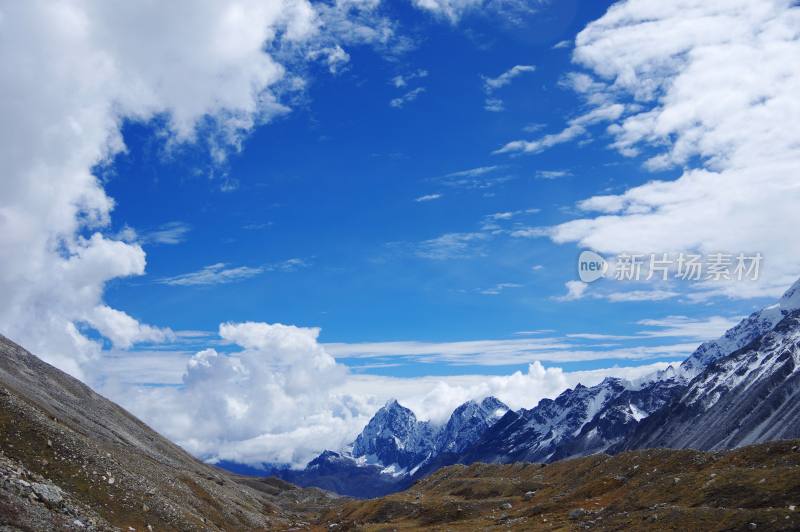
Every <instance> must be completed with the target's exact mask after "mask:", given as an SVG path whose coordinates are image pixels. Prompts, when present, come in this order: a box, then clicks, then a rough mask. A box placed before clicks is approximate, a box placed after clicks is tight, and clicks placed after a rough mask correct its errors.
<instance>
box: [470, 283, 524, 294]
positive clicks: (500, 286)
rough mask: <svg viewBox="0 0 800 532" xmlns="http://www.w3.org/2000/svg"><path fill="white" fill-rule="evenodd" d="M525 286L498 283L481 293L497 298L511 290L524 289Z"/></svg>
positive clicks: (480, 291)
mask: <svg viewBox="0 0 800 532" xmlns="http://www.w3.org/2000/svg"><path fill="white" fill-rule="evenodd" d="M522 286H523V285H521V284H519V283H497V284H496V285H494V286H493V287H491V288H484V289H483V290H479V293H481V294H483V295H486V296H497V295H500V293H501V292H503V291H505V290H508V289H509V288H522Z"/></svg>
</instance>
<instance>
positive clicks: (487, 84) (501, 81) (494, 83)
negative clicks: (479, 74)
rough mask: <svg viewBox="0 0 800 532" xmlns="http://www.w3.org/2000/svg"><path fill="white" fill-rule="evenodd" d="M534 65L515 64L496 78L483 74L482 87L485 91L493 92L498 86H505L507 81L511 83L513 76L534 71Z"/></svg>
mask: <svg viewBox="0 0 800 532" xmlns="http://www.w3.org/2000/svg"><path fill="white" fill-rule="evenodd" d="M535 71H536V67H535V66H533V65H516V66H514V67H512V68H510V69H508V70H506V71H505V72H503V73H502V74H500V75H499V76H497V77H496V78H489V77H486V76H484V77H483V88H484V90H485V91H486V92H493V91H496V90H497V89H499V88H502V87H505V86H506V85H508V84H509V83H511V82H512V81H513V80H514V78H516V77H518V76H520V75H521V74H524V73H526V72H535Z"/></svg>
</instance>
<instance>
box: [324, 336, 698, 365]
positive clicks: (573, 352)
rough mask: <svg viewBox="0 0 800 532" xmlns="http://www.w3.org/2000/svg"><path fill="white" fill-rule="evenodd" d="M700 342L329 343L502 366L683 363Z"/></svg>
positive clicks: (376, 354)
mask: <svg viewBox="0 0 800 532" xmlns="http://www.w3.org/2000/svg"><path fill="white" fill-rule="evenodd" d="M696 347H697V344H696V343H692V342H688V343H677V344H667V345H657V346H628V347H625V348H614V349H608V348H606V347H603V346H592V345H578V344H576V343H573V342H572V341H570V339H569V338H549V337H545V338H518V339H510V340H474V341H462V342H417V341H402V342H374V343H332V344H325V348H326V350H327V351H328V352H329V353H330V354H331V355H333V356H334V357H336V358H387V357H399V358H402V359H405V361H406V362H411V361H413V362H419V363H427V364H450V365H479V366H502V365H512V364H527V363H530V362H532V361H534V360H540V361H543V362H545V361H546V362H581V361H589V360H613V359H620V360H646V359H674V360H682V359H684V358H686V357H687V356H688V355H689V354H691V353H692V351H694V349H695V348H696Z"/></svg>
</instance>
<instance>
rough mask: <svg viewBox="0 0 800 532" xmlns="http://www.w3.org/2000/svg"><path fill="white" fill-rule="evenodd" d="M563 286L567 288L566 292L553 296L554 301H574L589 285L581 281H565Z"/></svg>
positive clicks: (582, 294) (580, 296) (581, 295)
mask: <svg viewBox="0 0 800 532" xmlns="http://www.w3.org/2000/svg"><path fill="white" fill-rule="evenodd" d="M564 286H565V287H566V288H567V293H566V294H564V295H563V296H558V297H555V298H554V299H555V300H556V301H575V300H578V299H581V298H582V297H583V296H584V294H585V293H586V289H587V288H589V285H588V284H586V283H584V282H581V281H567V282H566V283H565V284H564Z"/></svg>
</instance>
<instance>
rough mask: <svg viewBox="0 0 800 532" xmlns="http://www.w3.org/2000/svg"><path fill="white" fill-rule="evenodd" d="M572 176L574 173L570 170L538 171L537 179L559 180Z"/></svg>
mask: <svg viewBox="0 0 800 532" xmlns="http://www.w3.org/2000/svg"><path fill="white" fill-rule="evenodd" d="M571 175H572V172H570V171H569V170H537V172H536V179H559V178H561V177H569V176H571Z"/></svg>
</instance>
